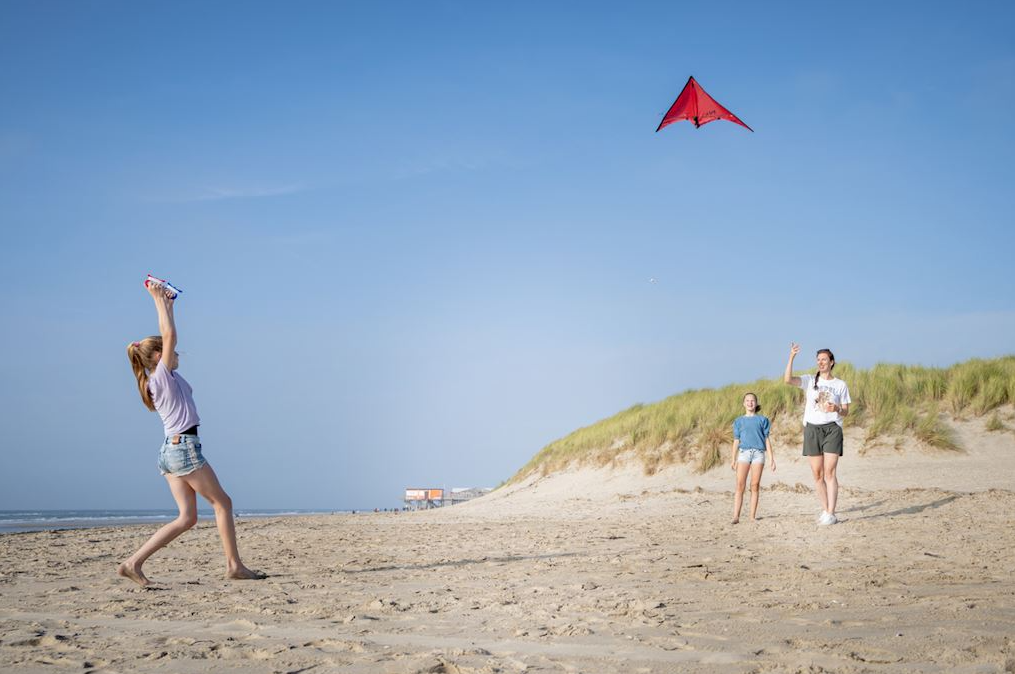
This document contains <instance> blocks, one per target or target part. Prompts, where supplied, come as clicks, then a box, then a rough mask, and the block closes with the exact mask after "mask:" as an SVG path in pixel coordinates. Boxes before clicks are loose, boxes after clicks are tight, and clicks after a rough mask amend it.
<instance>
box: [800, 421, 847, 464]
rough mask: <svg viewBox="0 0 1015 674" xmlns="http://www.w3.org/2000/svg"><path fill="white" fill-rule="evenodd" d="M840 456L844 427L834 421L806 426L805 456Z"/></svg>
mask: <svg viewBox="0 0 1015 674" xmlns="http://www.w3.org/2000/svg"><path fill="white" fill-rule="evenodd" d="M822 454H838V455H839V456H842V427H841V426H839V424H837V423H835V422H834V421H833V422H831V423H827V424H821V425H820V426H815V425H814V424H807V425H805V426H804V456H821V455H822Z"/></svg>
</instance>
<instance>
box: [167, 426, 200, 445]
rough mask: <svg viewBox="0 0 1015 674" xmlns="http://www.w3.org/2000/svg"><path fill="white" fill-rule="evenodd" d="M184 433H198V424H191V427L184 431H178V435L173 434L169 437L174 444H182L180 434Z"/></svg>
mask: <svg viewBox="0 0 1015 674" xmlns="http://www.w3.org/2000/svg"><path fill="white" fill-rule="evenodd" d="M182 435H197V426H191V427H190V428H188V429H187V430H185V431H184V432H182V433H177V434H176V435H174V436H172V437H171V438H169V442H170V444H173V445H178V444H180V436H182Z"/></svg>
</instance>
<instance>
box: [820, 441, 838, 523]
mask: <svg viewBox="0 0 1015 674" xmlns="http://www.w3.org/2000/svg"><path fill="white" fill-rule="evenodd" d="M838 465H839V455H838V454H825V455H824V466H823V468H824V470H823V473H824V478H825V479H824V482H825V493H827V494H828V496H827V498H828V507H827V508H825V510H826V511H828V512H829V513H831V514H833V515H834V514H835V504H836V502H837V501H838V499H839V478H838V477H837V476H836V474H835V469H836V468H837V467H838Z"/></svg>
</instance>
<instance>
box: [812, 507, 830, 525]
mask: <svg viewBox="0 0 1015 674" xmlns="http://www.w3.org/2000/svg"><path fill="white" fill-rule="evenodd" d="M827 518H828V511H827V510H822V511H821V514H820V515H818V519H816V520H814V521H815V522H816V523H817V524H821V521H822V520H824V519H827Z"/></svg>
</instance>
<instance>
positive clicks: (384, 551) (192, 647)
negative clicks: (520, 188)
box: [0, 421, 1015, 674]
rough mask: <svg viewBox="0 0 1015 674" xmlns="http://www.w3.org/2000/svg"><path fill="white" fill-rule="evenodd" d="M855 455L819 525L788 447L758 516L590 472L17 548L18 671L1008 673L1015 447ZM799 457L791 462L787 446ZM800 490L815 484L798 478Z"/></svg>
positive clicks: (625, 468)
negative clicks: (141, 558)
mask: <svg viewBox="0 0 1015 674" xmlns="http://www.w3.org/2000/svg"><path fill="white" fill-rule="evenodd" d="M959 432H960V435H961V438H962V440H963V442H964V443H965V445H966V447H967V448H968V452H967V453H964V454H948V453H941V452H934V451H930V450H927V449H924V448H919V447H915V446H909V447H904V448H903V451H898V450H896V449H894V448H887V449H883V450H878V451H871V452H868V453H866V454H865V455H863V456H860V455H859V454H858V453H857V452H851V451H850V450H849V448H847V455H846V457H845V458H844V460H843V463H842V481H843V484H844V488H843V493H842V497H841V504H842V505H841V508H840V510H839V514H840V517H841V519H842V523H841V524H838V525H836V526H832V527H817V526H815V524H814V518H815V516H816V515H817V510H818V508H817V506H816V501H815V499H814V496H813V494H812V493H810V490H809V487H807V486H804V485H807V484H809V478H808V475H807V470H806V465H805V464H804V463H803V461H802V460H800V459H799V457H796V456H791V455H790V454H791V452H790V451H789V450H784V449H783V448H779V454H780V455H781V456H780V457H779V458H780V459H781V461H780V466H779V470H778V471H777V472H776V473H775V474H772V473H766V475H765V478H764V480H763V484H764V487H765V489H764V492H763V494H762V499H761V510H760V513H759V514H760V516H761V517H762V519H761V520H760V521H758V522H749V521H746V518H744V519H743V520H742V521H741V523H740V524H739V525H736V526H732V525H730V524H729V520H730V514H731V508H732V505H731V504H732V495H731V494H730V491H729V490H730V488H731V483H732V478H731V473H730V471H729V470H728V468H723V469H718V470H716V471H713V472H712V473H710V474H707V475H704V476H696V475H693V474H691V473H689V472H687V470H686V468H669V469H667V470H666V471H663V472H662V473H659V474H656V475H653V476H651V477H645V476H644V475H642V473H641V470H640V469H638V468H637V467H636V466H631V465H623V464H621V465H619V466H615V467H613V468H612V469H602V470H588V469H583V470H573V471H568V472H566V473H562V474H558V475H555V476H551V477H549V478H545V479H542V480H538V481H535V482H532V481H530V482H527V483H525V484H523V485H519V486H514V487H511V488H509V489H502V490H499V491H498V492H495V493H494V494H492V495H490V496H488V497H485V498H483V499H480V500H478V501H475V502H472V503H469V504H465V505H460V506H455V507H454V508H452V509H445V510H443V511H432V512H424V513H416V514H383V513H382V514H369V515H342V516H319V517H304V518H279V519H271V520H247V521H241V522H240V523H239V525H238V535H239V537H240V542H241V547H242V549H243V550H244V552H245V556H246V558H247V561H248V563H249V564H250V565H251V566H252V567H254V568H260V569H263V570H265V571H267V572H268V573H270V574H271V576H270V578H268V579H267V580H264V581H259V582H228V581H225V580H223V579H222V578H221V572H222V568H221V567H222V559H221V551H220V547H219V542H218V539H217V537H216V533H215V529H214V527H213V526H212V525H211V524H209V523H202V524H201V525H199V526H198V527H197V528H196V529H195V530H194V531H192V532H189V533H188V534H185V535H184V536H183V537H182V538H181V539H178V540H177V541H176V542H174V543H173V544H171V545H170V546H169V547H168V548H166V549H165V550H163V551H161V552H160V553H159V554H157V555H156V556H155V557H154V558H153V559H152V560H150V561H149V563H148V564H147V565H146V567H145V570H146V572H147V573H148V575H149V576H150V577H151V578H152V579H153V580H155V581H157V583H158V586H157V587H156V588H155V589H149V590H143V589H141V588H138V587H137V586H135V585H133V584H132V583H130V582H128V581H125V580H123V579H120V578H118V577H117V576H116V573H115V571H116V564H117V562H118V561H120V560H121V559H123V558H124V557H126V556H127V555H128V554H129V553H130V552H132V551H133V550H134V549H135V548H136V547H137V546H138V545H139V544H140V543H141V542H142V541H143V540H144V539H145V538H146V537H147V536H148V535H149V534H150V533H151V531H152V530H153V528H154V527H151V526H133V527H121V528H103V529H86V530H77V531H62V532H48V533H28V534H8V535H2V536H0V671H4V672H9V671H17V672H62V671H67V672H89V671H103V672H207V671H215V672H312V673H313V674H321V673H324V672H435V673H437V672H444V673H453V672H522V671H526V672H589V673H599V672H676V671H681V672H719V671H721V672H770V671H771V672H775V671H777V672H783V671H786V672H825V671H829V672H868V671H878V672H882V671H883V672H903V671H907V672H908V671H921V672H1000V671H1008V672H1012V671H1015V552H1013V547H1015V530H1013V526H1012V525H1013V522H1015V517H1013V514H1012V513H1013V511H1015V503H1013V499H1012V496H1013V494H1012V492H1011V491H1010V489H1012V488H1013V487H1015V469H1013V460H1012V456H1013V452H1015V435H1013V434H1012V433H1011V432H999V433H991V434H987V433H984V432H983V431H982V422H976V421H974V422H968V423H966V424H960V427H959ZM792 454H795V452H792ZM798 483H800V484H799V486H798Z"/></svg>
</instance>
